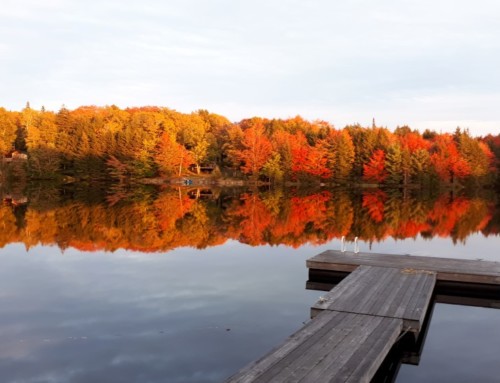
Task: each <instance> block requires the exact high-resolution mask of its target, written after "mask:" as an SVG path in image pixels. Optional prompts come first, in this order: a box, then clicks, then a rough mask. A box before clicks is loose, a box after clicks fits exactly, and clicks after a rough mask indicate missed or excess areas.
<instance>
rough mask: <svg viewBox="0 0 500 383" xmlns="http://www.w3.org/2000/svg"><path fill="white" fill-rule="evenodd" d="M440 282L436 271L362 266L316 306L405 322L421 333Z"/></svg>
mask: <svg viewBox="0 0 500 383" xmlns="http://www.w3.org/2000/svg"><path fill="white" fill-rule="evenodd" d="M435 282H436V274H435V273H432V272H421V271H413V270H412V271H408V270H406V269H394V268H385V267H375V266H359V267H358V268H357V269H356V270H355V271H353V272H352V273H351V274H350V275H349V276H348V277H346V278H345V279H343V280H342V281H341V282H340V283H339V284H338V285H337V286H336V287H335V288H333V289H332V290H331V291H330V292H329V293H328V294H326V295H325V296H324V297H323V298H322V299H321V300H320V301H318V302H317V303H316V304H315V305H314V306H313V311H319V310H332V311H341V312H349V313H357V314H367V315H373V316H383V317H390V318H400V319H403V321H404V325H405V328H409V330H410V331H414V332H418V331H419V330H420V328H421V326H422V323H423V321H424V317H425V312H426V310H427V307H428V305H429V302H430V300H431V297H432V293H433V290H434V285H435Z"/></svg>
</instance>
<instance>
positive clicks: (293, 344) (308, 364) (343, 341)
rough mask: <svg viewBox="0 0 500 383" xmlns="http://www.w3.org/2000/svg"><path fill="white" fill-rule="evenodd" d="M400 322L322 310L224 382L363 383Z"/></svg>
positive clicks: (374, 369)
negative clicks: (281, 342)
mask: <svg viewBox="0 0 500 383" xmlns="http://www.w3.org/2000/svg"><path fill="white" fill-rule="evenodd" d="M402 326H403V323H402V320H400V319H392V318H384V317H373V316H369V315H361V314H351V313H344V312H336V311H325V312H323V313H322V314H320V315H318V317H317V318H316V319H315V320H313V321H311V322H309V323H308V324H307V325H306V326H304V327H303V328H302V329H301V330H299V331H298V332H297V333H295V334H294V335H292V336H291V337H290V338H289V339H288V340H287V341H286V342H285V343H284V344H283V345H282V346H281V347H279V348H278V349H276V350H274V351H272V352H271V353H269V354H268V355H266V356H265V357H264V358H262V359H260V360H259V361H257V362H255V363H252V364H251V365H249V366H248V367H247V368H245V369H244V370H242V371H240V372H239V373H238V374H236V375H234V376H233V377H231V378H229V380H227V382H232V383H234V382H238V383H243V382H245V383H248V382H259V383H265V382H273V383H280V382H281V383H283V382H287V383H288V382H290V383H294V382H303V383H306V382H308V383H309V382H311V383H312V382H329V381H335V382H369V381H370V380H371V378H372V377H373V375H374V374H375V372H376V371H377V369H378V367H379V366H380V364H381V363H382V361H383V360H384V358H385V356H386V355H387V353H388V352H389V350H390V349H391V347H392V345H393V344H394V342H395V341H396V339H397V337H398V336H399V334H400V333H401V330H402Z"/></svg>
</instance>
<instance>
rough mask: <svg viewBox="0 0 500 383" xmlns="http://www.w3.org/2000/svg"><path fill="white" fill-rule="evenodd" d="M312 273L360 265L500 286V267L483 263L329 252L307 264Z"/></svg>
mask: <svg viewBox="0 0 500 383" xmlns="http://www.w3.org/2000/svg"><path fill="white" fill-rule="evenodd" d="M306 264H307V267H308V268H309V269H315V270H332V271H338V272H351V271H354V270H355V269H356V267H358V266H360V265H365V266H378V267H392V268H401V269H414V270H427V271H434V272H436V274H437V280H442V281H454V282H466V283H480V284H495V285H500V263H499V262H492V261H482V260H467V259H452V258H436V257H422V256H407V255H393V254H374V253H358V254H353V253H342V252H340V251H334V250H328V251H325V252H323V253H321V254H318V255H316V256H315V257H312V258H310V259H309V260H307V262H306Z"/></svg>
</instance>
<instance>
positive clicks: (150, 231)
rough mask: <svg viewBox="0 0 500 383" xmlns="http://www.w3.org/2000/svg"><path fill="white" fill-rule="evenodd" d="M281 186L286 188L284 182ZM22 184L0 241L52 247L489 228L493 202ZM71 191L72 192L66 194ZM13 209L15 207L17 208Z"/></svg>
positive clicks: (461, 235) (140, 246) (455, 235)
mask: <svg viewBox="0 0 500 383" xmlns="http://www.w3.org/2000/svg"><path fill="white" fill-rule="evenodd" d="M288 193H290V192H288ZM50 195H51V193H49V192H46V193H42V194H40V195H38V194H37V193H35V192H33V193H32V199H31V204H30V205H29V206H28V207H27V208H26V207H24V208H22V209H20V208H19V206H18V207H15V206H13V205H9V204H8V203H7V202H5V203H4V204H3V205H0V229H1V230H0V246H2V247H3V246H5V245H6V244H8V243H12V242H23V243H24V244H25V245H26V246H27V247H32V246H35V245H37V244H44V245H48V244H57V245H58V246H59V247H61V248H63V249H64V248H67V247H74V248H77V249H80V250H86V251H94V250H101V249H102V250H106V251H114V250H116V249H119V248H124V249H129V250H136V251H143V252H149V251H168V250H171V249H174V248H177V247H183V246H191V247H197V248H205V247H208V246H214V245H218V244H221V243H224V242H225V241H226V240H227V239H235V240H238V241H240V242H242V243H247V244H249V245H252V246H256V245H262V244H270V245H278V244H284V245H287V246H293V247H298V246H300V245H302V244H304V243H311V244H322V243H326V242H328V241H330V240H332V239H333V238H340V237H342V236H345V237H347V238H351V239H352V238H353V237H354V236H357V237H359V239H360V240H364V241H369V242H373V241H380V240H383V239H385V238H388V237H392V238H396V239H404V238H415V237H416V236H417V235H421V236H423V237H424V238H429V237H434V236H440V237H451V238H452V240H453V241H454V242H455V241H465V240H466V238H467V237H468V236H469V235H471V234H472V233H475V232H478V231H482V232H483V233H484V234H485V235H487V234H497V233H498V224H499V222H498V214H497V213H496V210H495V209H497V210H498V206H497V207H495V204H494V203H493V202H491V201H489V200H486V199H481V198H478V197H473V198H467V197H465V196H461V197H455V198H453V197H452V196H450V195H449V194H447V195H442V196H441V197H439V198H437V199H436V200H434V201H431V200H429V199H421V198H416V197H412V196H408V195H402V194H401V193H398V192H396V194H391V193H388V192H385V191H381V190H377V189H374V190H368V191H363V192H362V193H361V194H357V195H353V194H349V193H347V192H344V191H322V192H317V193H313V194H309V195H300V196H299V195H294V194H293V193H292V195H287V192H284V191H282V190H273V191H268V192H265V193H257V192H255V193H245V194H241V195H239V196H231V195H228V194H225V193H220V194H219V193H217V194H214V197H212V198H211V199H209V198H207V199H192V198H190V197H189V195H188V193H187V191H186V190H183V189H175V190H173V189H172V190H166V191H163V192H161V193H160V194H158V195H156V194H155V193H143V194H140V195H135V196H133V197H130V196H127V195H126V194H123V195H120V198H112V196H111V198H108V199H107V200H106V199H104V200H103V199H101V200H97V199H96V198H94V197H93V196H91V198H90V200H84V199H75V198H72V199H71V198H69V199H66V200H65V198H66V197H64V196H61V195H60V194H55V193H54V197H55V199H54V201H50V198H48V197H50ZM74 195H75V194H73V197H74ZM21 215H22V216H21Z"/></svg>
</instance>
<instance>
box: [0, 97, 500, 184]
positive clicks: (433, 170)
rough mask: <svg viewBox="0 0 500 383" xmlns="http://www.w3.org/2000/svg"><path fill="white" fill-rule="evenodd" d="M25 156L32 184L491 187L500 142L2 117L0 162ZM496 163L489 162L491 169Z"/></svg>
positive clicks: (356, 129)
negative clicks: (205, 179)
mask: <svg viewBox="0 0 500 383" xmlns="http://www.w3.org/2000/svg"><path fill="white" fill-rule="evenodd" d="M14 150H15V151H17V152H20V153H27V155H28V158H27V159H28V161H27V171H28V174H29V176H30V177H32V178H54V177H55V178H57V177H60V176H61V175H65V176H71V177H77V178H91V179H114V180H117V181H120V182H127V180H130V179H135V178H145V177H157V176H160V177H173V176H183V175H186V174H191V175H192V174H200V173H201V171H202V170H203V169H204V168H209V169H210V170H211V171H212V170H214V169H215V170H214V175H217V176H228V175H230V176H233V177H234V176H245V177H249V178H250V179H253V180H258V179H262V180H268V181H271V182H276V183H279V182H282V181H284V180H287V181H290V180H291V181H298V182H308V181H314V182H317V181H318V180H321V181H323V182H331V183H336V184H352V183H361V182H366V183H377V184H392V185H408V184H420V185H422V184H431V183H433V182H444V183H466V182H469V181H473V182H474V183H482V184H491V183H492V182H493V181H494V178H495V174H496V173H497V170H496V167H497V166H498V163H499V160H498V159H499V158H500V135H498V136H491V135H490V136H487V137H483V138H474V137H471V135H470V134H469V132H468V131H467V130H461V129H459V128H457V130H456V132H455V133H454V134H446V133H445V134H438V133H436V132H433V131H425V132H424V133H423V134H421V133H419V132H418V131H416V130H412V129H410V128H409V127H407V126H403V127H398V128H397V129H395V131H394V132H391V131H389V130H388V129H387V128H384V127H379V126H376V124H375V123H373V124H372V126H371V127H362V126H360V125H349V126H346V127H344V128H343V129H335V128H333V127H332V126H331V125H330V124H329V123H327V122H324V121H313V122H310V121H306V120H304V119H302V118H301V117H295V118H290V119H264V118H258V117H255V118H250V119H245V120H242V121H240V122H237V123H232V122H230V121H229V120H228V119H227V118H225V117H223V116H220V115H217V114H213V113H209V112H208V111H206V110H199V111H197V112H193V113H190V114H184V113H179V112H177V111H174V110H171V109H168V108H160V107H141V108H127V109H120V108H118V107H116V106H106V107H96V106H86V107H80V108H78V109H75V110H68V109H66V108H62V109H61V110H59V111H58V112H57V113H55V112H52V111H48V110H45V109H43V108H42V110H34V109H32V108H31V107H30V106H29V105H27V106H26V108H24V109H23V110H22V111H21V112H11V111H7V110H5V109H4V108H0V153H2V154H3V156H4V157H9V156H11V153H12V152H13V151H14ZM495 155H496V159H495Z"/></svg>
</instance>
